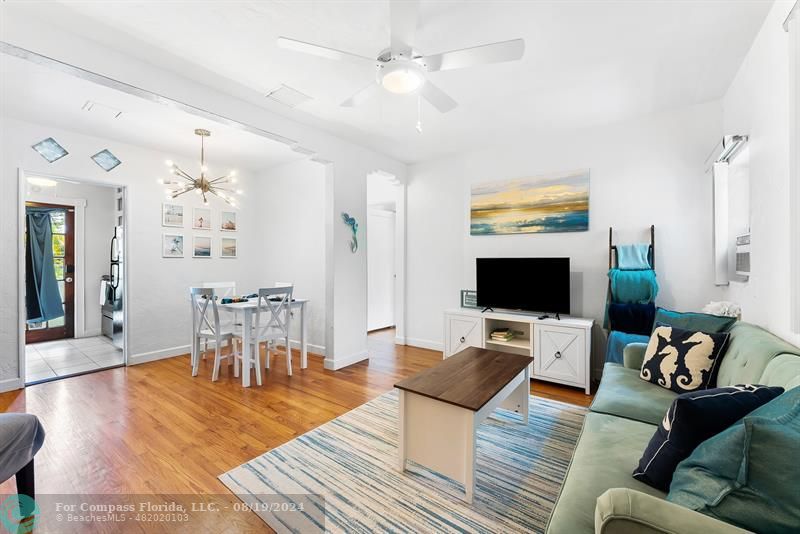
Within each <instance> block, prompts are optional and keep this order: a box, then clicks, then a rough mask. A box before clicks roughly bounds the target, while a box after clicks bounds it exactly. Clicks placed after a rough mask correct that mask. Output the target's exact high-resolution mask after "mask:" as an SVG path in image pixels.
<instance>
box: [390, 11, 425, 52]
mask: <svg viewBox="0 0 800 534" xmlns="http://www.w3.org/2000/svg"><path fill="white" fill-rule="evenodd" d="M418 18H419V0H391V1H390V2H389V20H390V26H391V50H392V53H394V54H402V55H404V56H406V57H411V45H412V44H414V35H415V34H416V33H417V19H418Z"/></svg>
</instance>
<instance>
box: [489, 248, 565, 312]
mask: <svg viewBox="0 0 800 534" xmlns="http://www.w3.org/2000/svg"><path fill="white" fill-rule="evenodd" d="M475 262H476V265H475V267H476V271H477V288H476V289H477V293H478V306H479V307H481V308H492V309H497V308H504V309H508V310H524V311H531V312H539V313H558V314H561V313H563V314H569V258H477V259H476V260H475Z"/></svg>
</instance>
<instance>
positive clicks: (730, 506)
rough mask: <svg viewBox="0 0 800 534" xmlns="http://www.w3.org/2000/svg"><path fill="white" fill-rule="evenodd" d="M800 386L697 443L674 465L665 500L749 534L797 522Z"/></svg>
mask: <svg viewBox="0 0 800 534" xmlns="http://www.w3.org/2000/svg"><path fill="white" fill-rule="evenodd" d="M798 481H800V387H796V388H794V389H791V390H789V391H787V392H786V393H784V394H782V395H780V396H778V397H777V398H775V399H773V400H772V401H770V402H768V403H767V404H765V405H763V406H761V407H760V408H757V409H756V410H754V411H753V412H751V413H750V414H749V415H747V416H745V417H744V418H742V419H741V420H739V421H738V422H736V423H735V424H733V425H732V426H731V427H729V428H728V429H727V430H725V431H723V432H721V433H720V434H717V435H716V436H714V437H712V438H710V439H708V440H706V441H704V442H703V443H701V444H700V445H699V446H698V447H697V448H696V449H695V450H694V452H693V453H692V454H691V455H690V456H689V457H688V458H687V459H686V460H684V461H683V462H681V463H680V464H678V467H677V469H676V470H675V474H674V475H673V477H672V484H671V485H670V491H669V494H668V495H667V500H668V501H670V502H673V503H675V504H678V505H681V506H684V507H686V508H690V509H692V510H696V511H698V512H700V513H703V514H706V515H709V516H711V517H714V518H716V519H719V520H720V521H725V522H726V523H731V524H733V525H736V526H738V527H740V528H744V529H747V530H751V531H754V532H765V533H766V532H769V533H774V534H784V533H785V534H788V533H790V532H791V533H797V532H798V526H799V525H800V490H799V488H800V487H799V486H798Z"/></svg>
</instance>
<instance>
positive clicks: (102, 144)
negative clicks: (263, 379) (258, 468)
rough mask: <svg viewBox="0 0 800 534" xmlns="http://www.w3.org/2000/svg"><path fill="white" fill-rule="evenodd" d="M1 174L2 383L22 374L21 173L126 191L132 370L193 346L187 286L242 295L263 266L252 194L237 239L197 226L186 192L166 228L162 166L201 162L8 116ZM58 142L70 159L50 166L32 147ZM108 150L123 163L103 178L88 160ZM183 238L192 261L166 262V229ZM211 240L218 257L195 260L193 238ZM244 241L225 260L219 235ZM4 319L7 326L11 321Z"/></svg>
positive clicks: (249, 179)
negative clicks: (225, 285)
mask: <svg viewBox="0 0 800 534" xmlns="http://www.w3.org/2000/svg"><path fill="white" fill-rule="evenodd" d="M0 130H1V131H2V160H0V161H2V167H0V184H2V189H1V190H0V191H1V192H0V203H2V204H0V205H1V206H2V210H1V211H2V213H3V217H1V218H0V221H2V222H0V224H2V226H0V230H1V233H0V235H1V236H2V240H3V242H4V243H9V244H10V245H9V246H8V248H7V249H4V250H8V253H7V254H3V255H0V256H1V257H0V262H1V263H0V273H2V284H0V287H2V290H1V291H2V293H3V297H4V298H3V301H2V306H1V308H2V317H3V319H4V320H3V321H2V324H0V329H1V330H0V334H2V340H3V347H8V350H4V351H2V352H1V353H0V380H4V379H11V378H13V377H17V376H18V365H17V358H16V355H17V351H16V346H17V342H18V334H19V319H18V315H17V303H18V298H17V295H18V293H17V287H18V286H17V284H18V277H17V276H18V275H17V265H18V264H17V262H18V255H17V254H16V253H15V251H16V243H17V239H18V237H19V236H18V232H19V227H18V225H17V224H16V223H17V220H18V219H17V217H18V215H17V214H18V212H19V211H18V198H19V197H18V195H17V184H18V182H17V169H18V168H22V169H25V171H26V173H27V174H37V173H45V174H50V175H57V176H61V177H65V178H72V179H75V180H81V181H84V182H90V183H91V182H95V183H97V182H101V183H108V184H113V185H125V186H127V202H128V206H127V208H128V211H127V225H126V226H127V231H126V239H127V247H128V249H127V253H128V254H127V256H126V268H127V269H126V270H127V273H128V312H129V313H128V331H127V336H128V337H127V339H128V343H129V345H128V355H129V361H130V362H131V363H138V362H141V361H146V360H148V359H153V358H158V357H163V356H168V355H175V354H184V353H186V352H188V349H189V339H190V332H191V316H190V308H189V299H188V291H187V288H188V287H189V286H191V285H193V284H196V283H198V282H204V281H220V280H225V281H227V280H235V281H237V282H238V283H239V284H240V285H241V286H242V288H243V289H246V288H248V287H256V285H257V280H256V279H255V270H254V269H253V268H252V266H253V265H255V264H256V262H257V261H258V247H257V243H256V241H257V240H256V236H257V235H258V232H259V230H258V227H257V221H258V216H257V211H256V210H257V204H256V200H255V197H254V196H253V195H245V196H244V198H243V199H242V202H241V208H240V209H239V210H238V221H237V222H238V225H239V228H240V229H239V231H238V232H236V233H231V232H220V231H219V230H216V229H214V230H213V231H202V230H192V229H191V208H192V207H193V206H200V205H201V201H200V199H199V197H197V196H196V195H193V194H187V195H184V197H181V199H180V200H181V201H180V202H179V203H182V204H184V206H185V221H184V228H183V229H182V230H181V229H177V228H162V226H161V205H162V202H164V200H165V198H164V187H163V186H161V185H159V184H157V183H156V179H157V178H165V177H166V176H167V175H166V172H165V170H166V167H165V166H164V160H165V159H167V158H169V159H172V160H174V161H175V162H176V163H177V164H178V165H181V166H182V167H184V168H187V169H192V168H195V167H196V166H197V155H196V154H191V155H186V156H182V155H176V154H165V153H159V152H156V151H152V150H147V149H142V148H138V147H135V146H131V145H126V144H122V143H118V142H115V141H109V140H104V139H97V138H94V137H89V136H85V135H81V134H77V133H74V132H68V131H64V130H59V129H55V128H51V127H47V126H43V125H38V124H33V123H28V122H23V121H18V120H14V119H9V118H7V117H3V119H2V128H0ZM50 136H52V137H54V138H55V139H56V140H57V141H58V142H59V143H61V144H62V145H63V146H64V147H65V148H66V149H67V150H68V151H69V152H70V154H69V155H68V156H66V157H64V158H62V159H60V160H58V161H56V162H55V163H52V164H49V163H47V161H45V160H44V159H43V158H41V157H40V156H39V155H38V154H37V153H36V152H34V151H33V150H31V148H30V146H31V145H32V144H34V143H36V142H38V141H40V140H42V139H44V138H46V137H50ZM103 148H108V149H109V150H111V152H113V153H114V154H116V156H117V157H118V158H119V159H120V160H122V162H123V163H122V165H120V166H119V167H117V168H116V169H114V170H113V171H111V172H109V173H106V172H105V171H103V170H102V169H101V168H100V167H98V166H97V165H96V164H95V163H94V162H93V161H92V160H91V159H90V158H89V156H90V155H91V154H94V153H96V152H97V151H99V150H101V149H103ZM209 166H210V167H211V169H212V171H213V170H214V169H217V168H219V169H224V170H227V169H229V168H232V167H233V166H234V165H233V164H232V163H231V162H221V161H214V160H213V159H212V160H211V161H210V162H209ZM238 170H239V179H240V183H241V187H242V189H244V190H246V191H247V190H252V189H254V188H255V184H254V183H253V180H254V178H253V174H254V173H253V172H252V171H248V170H246V169H241V168H239V169H238ZM222 207H223V204H222V202H221V201H213V200H212V204H211V208H212V209H213V211H214V218H213V224H214V227H215V228H216V227H217V225H218V222H219V210H220V209H221V208H222ZM176 230H177V231H181V233H183V234H184V236H185V247H186V251H185V252H186V255H185V257H184V258H182V259H177V258H162V257H161V256H162V253H161V235H162V233H163V232H165V231H166V232H173V231H176ZM194 233H196V234H198V235H211V236H213V247H214V251H213V255H214V257H213V258H210V259H205V258H203V259H200V258H197V259H195V258H192V257H191V237H192V235H193V234H194ZM223 234H224V235H225V236H232V235H235V236H236V237H238V240H239V241H238V245H239V251H238V253H239V257H238V258H237V259H223V258H219V237H220V235H223ZM6 319H7V320H6Z"/></svg>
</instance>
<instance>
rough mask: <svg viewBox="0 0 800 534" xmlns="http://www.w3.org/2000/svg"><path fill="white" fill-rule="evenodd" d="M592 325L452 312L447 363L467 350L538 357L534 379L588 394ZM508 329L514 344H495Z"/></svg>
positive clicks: (447, 322)
mask: <svg viewBox="0 0 800 534" xmlns="http://www.w3.org/2000/svg"><path fill="white" fill-rule="evenodd" d="M593 324H594V320H593V319H582V318H578V317H561V315H560V314H556V316H555V317H551V316H547V315H545V316H541V317H537V316H535V315H531V314H525V313H514V312H495V311H494V310H492V309H491V308H487V309H484V310H480V309H478V308H451V309H449V310H446V311H445V315H444V357H445V358H447V357H449V356H452V355H453V354H456V353H458V352H460V351H462V350H464V349H465V348H467V347H479V348H483V349H490V350H497V351H502V352H511V353H514V354H523V355H525V356H533V358H534V361H533V364H532V370H531V377H533V378H536V379H538V380H544V381H548V382H555V383H558V384H564V385H568V386H575V387H580V388H582V389H584V391H586V393H587V394H588V393H589V391H590V380H591V375H592V373H591V371H592V369H591V352H592V350H591V349H592V326H593ZM501 328H507V329H510V330H512V331H514V333H515V335H514V337H513V338H512V339H510V340H508V341H506V340H503V339H500V340H497V339H492V331H494V330H497V329H501Z"/></svg>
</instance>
